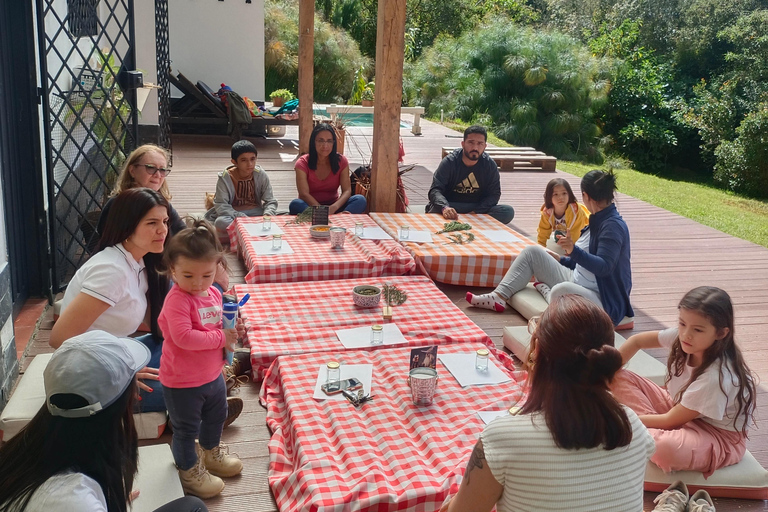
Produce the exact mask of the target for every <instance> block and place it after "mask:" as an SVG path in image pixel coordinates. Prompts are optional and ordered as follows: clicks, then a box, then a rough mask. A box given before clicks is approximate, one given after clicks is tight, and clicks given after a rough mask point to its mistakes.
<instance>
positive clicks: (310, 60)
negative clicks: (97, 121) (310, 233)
mask: <svg viewBox="0 0 768 512" xmlns="http://www.w3.org/2000/svg"><path fill="white" fill-rule="evenodd" d="M405 2H406V0H379V11H378V28H377V31H376V96H375V101H374V114H373V157H372V161H371V193H370V195H369V201H370V206H371V211H377V212H394V211H395V203H396V198H397V171H398V167H397V158H398V155H399V141H400V103H401V102H402V97H403V58H404V53H405ZM314 21H315V0H299V151H300V152H301V153H302V154H303V153H307V152H308V151H309V136H310V134H311V133H312V105H313V103H314V91H313V80H314V38H315V29H314Z"/></svg>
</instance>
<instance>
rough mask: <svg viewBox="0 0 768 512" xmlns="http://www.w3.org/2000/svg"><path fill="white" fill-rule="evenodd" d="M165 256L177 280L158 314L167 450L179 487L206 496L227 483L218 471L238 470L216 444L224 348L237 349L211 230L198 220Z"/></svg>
mask: <svg viewBox="0 0 768 512" xmlns="http://www.w3.org/2000/svg"><path fill="white" fill-rule="evenodd" d="M163 258H164V264H165V267H166V268H167V269H168V271H169V272H170V274H171V277H172V278H173V281H174V282H175V284H174V286H173V288H172V289H171V291H170V292H168V295H167V296H166V298H165V302H164V304H163V310H162V312H161V313H160V317H159V319H158V323H159V325H160V328H161V329H162V331H163V336H164V338H165V339H164V341H163V354H162V357H161V358H160V383H161V384H162V385H163V393H164V396H165V404H166V406H167V407H168V414H169V416H170V418H171V425H172V426H173V441H172V443H171V451H172V452H173V458H174V460H175V462H176V466H177V468H178V470H179V476H180V478H181V484H182V486H183V487H184V490H185V491H187V492H188V493H189V494H194V495H196V496H199V497H200V498H204V499H205V498H211V497H213V496H216V495H217V494H219V493H220V492H221V491H222V490H223V489H224V482H223V481H222V480H221V478H219V477H230V476H235V475H237V474H239V473H240V471H242V469H243V463H242V462H241V461H240V459H238V458H237V457H236V456H234V455H230V454H229V452H228V450H227V448H226V446H225V445H223V444H221V431H222V430H223V428H224V421H225V420H226V418H227V389H226V384H225V383H224V377H223V375H222V368H223V367H224V364H225V360H224V348H227V349H229V350H232V351H234V348H235V343H236V342H237V331H236V330H235V329H222V328H221V293H220V292H219V290H217V289H216V288H215V287H214V286H213V278H214V275H215V274H216V268H217V266H218V265H219V264H220V263H221V264H224V263H225V260H224V252H223V250H222V247H221V244H220V243H219V239H218V236H217V235H216V231H215V228H214V227H213V226H211V225H210V224H209V223H208V222H206V221H204V220H198V221H195V223H194V224H193V226H192V227H190V228H187V229H184V230H182V231H180V232H179V233H177V234H176V235H175V236H174V237H173V238H172V239H171V240H170V241H169V242H168V243H167V244H166V246H165V252H164V255H163ZM195 439H199V443H200V449H201V450H198V448H197V447H196V446H195Z"/></svg>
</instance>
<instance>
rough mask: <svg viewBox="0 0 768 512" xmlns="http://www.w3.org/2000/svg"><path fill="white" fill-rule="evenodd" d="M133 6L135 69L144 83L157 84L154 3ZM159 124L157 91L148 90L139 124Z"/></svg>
mask: <svg viewBox="0 0 768 512" xmlns="http://www.w3.org/2000/svg"><path fill="white" fill-rule="evenodd" d="M133 6H134V7H133V8H134V19H135V21H136V41H135V45H136V69H138V70H140V71H141V72H142V73H144V81H145V82H151V83H153V84H157V57H156V55H155V53H156V45H155V2H149V1H138V2H134V3H133ZM159 122H160V121H159V113H158V109H157V89H150V91H149V96H148V97H147V102H146V103H145V104H144V108H143V109H142V111H141V115H140V116H139V124H148V125H156V124H158V123H159Z"/></svg>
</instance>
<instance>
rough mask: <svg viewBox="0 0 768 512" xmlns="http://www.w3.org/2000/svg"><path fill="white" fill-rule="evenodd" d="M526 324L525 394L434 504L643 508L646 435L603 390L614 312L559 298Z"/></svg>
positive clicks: (612, 355)
mask: <svg viewBox="0 0 768 512" xmlns="http://www.w3.org/2000/svg"><path fill="white" fill-rule="evenodd" d="M529 330H530V331H531V348H530V355H529V357H528V382H529V384H530V389H529V393H528V398H527V399H526V401H525V404H524V405H523V406H522V408H521V409H520V411H519V412H517V413H515V414H512V415H509V416H504V417H501V418H497V419H495V420H493V421H492V422H491V423H490V424H489V425H488V426H486V427H485V430H483V433H482V434H481V435H480V439H479V440H478V441H477V444H476V445H475V448H474V450H473V451H472V455H471V457H470V458H469V464H468V465H467V469H466V472H465V473H464V478H463V479H462V482H461V485H460V487H459V491H458V493H457V494H456V495H455V496H454V497H453V499H451V500H450V501H447V502H446V503H445V504H444V505H443V507H442V508H441V511H445V510H448V511H449V512H470V511H471V512H485V511H489V510H491V509H492V508H493V506H494V505H495V506H496V510H498V511H499V512H510V511H515V512H526V511H535V510H568V511H573V512H597V511H605V512H609V511H610V512H636V511H638V510H642V509H643V478H644V476H645V467H646V463H647V461H648V458H649V457H650V456H651V454H652V453H653V449H654V446H653V439H652V438H651V436H650V435H649V434H648V432H647V430H646V429H645V427H644V426H643V424H642V423H641V422H640V420H639V419H638V417H637V415H635V413H634V412H632V410H631V409H629V408H628V407H624V406H622V405H620V404H619V403H618V402H617V401H616V400H615V399H614V398H613V396H612V395H611V393H610V392H609V390H608V383H609V382H610V380H611V379H612V378H613V376H614V374H615V373H616V372H617V371H618V370H619V368H621V354H620V353H619V351H618V350H617V349H616V348H614V346H613V340H614V335H613V323H612V322H611V319H610V318H609V317H608V315H607V314H606V313H605V312H604V311H603V310H602V309H601V308H600V307H599V306H598V305H596V304H594V303H593V302H591V301H589V300H588V299H586V298H584V297H581V296H578V295H563V296H560V297H557V298H555V299H553V300H552V302H551V303H550V305H549V307H548V308H547V310H546V311H545V312H544V314H543V315H542V317H541V320H540V321H539V322H532V323H531V324H529Z"/></svg>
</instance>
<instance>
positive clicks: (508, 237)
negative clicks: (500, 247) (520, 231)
mask: <svg viewBox="0 0 768 512" xmlns="http://www.w3.org/2000/svg"><path fill="white" fill-rule="evenodd" d="M480 232H481V233H482V234H484V235H485V236H487V237H488V238H489V239H490V240H491V242H522V240H520V239H519V238H518V237H516V236H515V235H513V234H512V233H510V232H509V231H506V230H503V229H498V230H496V229H483V230H480Z"/></svg>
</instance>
